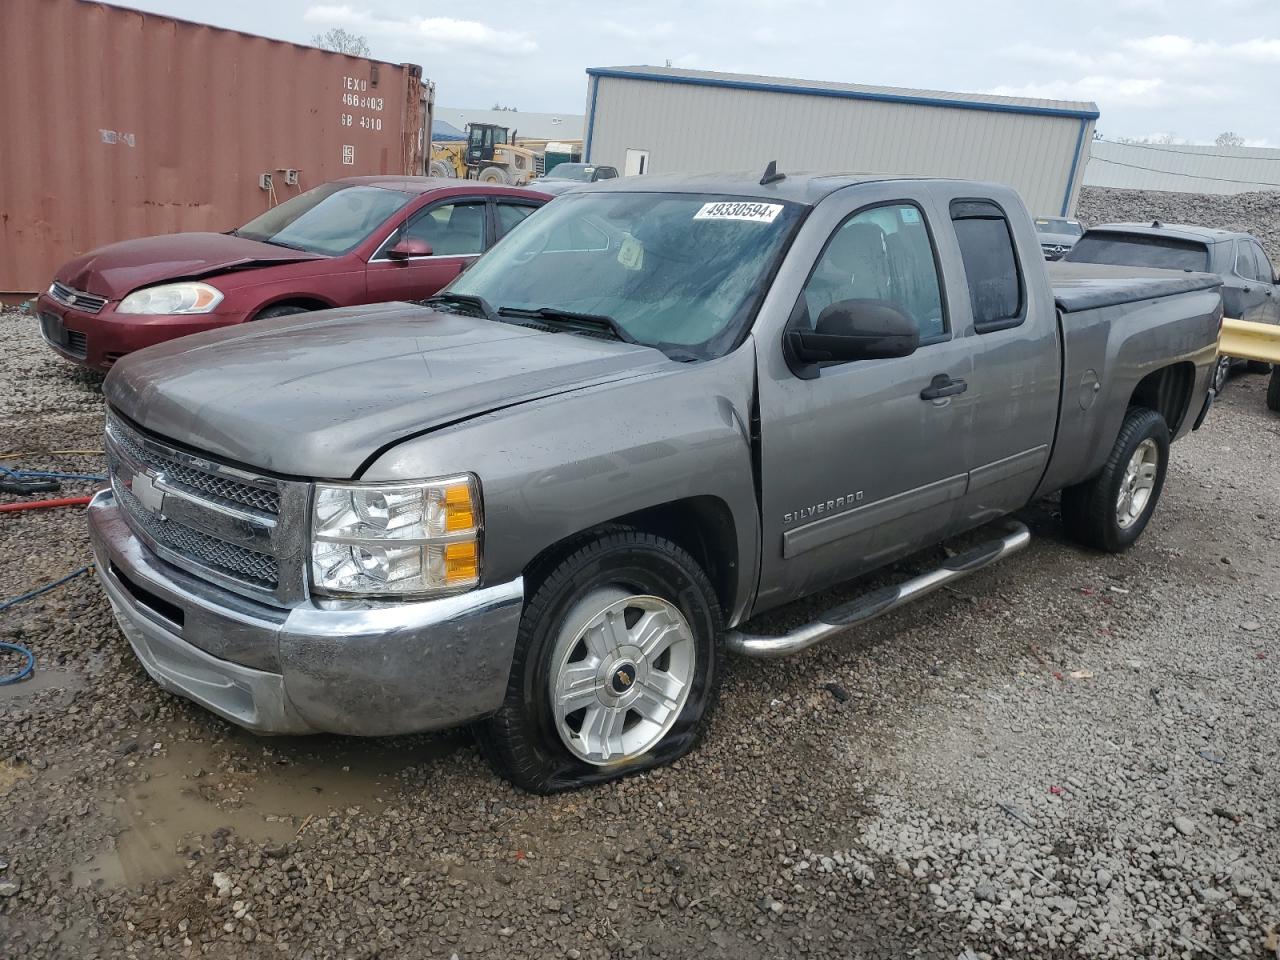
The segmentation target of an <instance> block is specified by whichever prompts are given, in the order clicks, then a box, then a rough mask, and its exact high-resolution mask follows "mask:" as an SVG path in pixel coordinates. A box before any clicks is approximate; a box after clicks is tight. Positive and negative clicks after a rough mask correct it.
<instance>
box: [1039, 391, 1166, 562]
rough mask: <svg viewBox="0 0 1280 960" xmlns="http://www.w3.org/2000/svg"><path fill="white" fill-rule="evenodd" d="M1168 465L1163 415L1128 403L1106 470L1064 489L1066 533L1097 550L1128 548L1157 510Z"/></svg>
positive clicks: (1063, 506) (1109, 551) (1063, 508)
mask: <svg viewBox="0 0 1280 960" xmlns="http://www.w3.org/2000/svg"><path fill="white" fill-rule="evenodd" d="M1168 466H1169V428H1168V426H1167V425H1166V424H1165V422H1164V417H1162V416H1160V414H1158V413H1156V412H1155V411H1154V410H1149V409H1147V408H1146V407H1130V408H1129V412H1128V413H1127V414H1126V416H1125V418H1124V424H1123V425H1122V426H1121V427H1120V434H1119V436H1117V437H1116V442H1115V446H1113V447H1112V448H1111V455H1110V456H1109V457H1107V462H1106V463H1105V464H1104V465H1103V467H1102V472H1100V473H1099V474H1098V475H1097V476H1096V477H1094V478H1093V479H1092V480H1089V481H1087V482H1085V483H1081V484H1077V485H1076V486H1074V487H1068V488H1067V489H1065V490H1063V491H1062V522H1063V526H1064V527H1065V528H1066V531H1067V533H1068V534H1069V535H1070V536H1071V537H1072V538H1073V539H1075V540H1077V541H1079V542H1080V543H1083V544H1084V545H1086V546H1089V547H1093V548H1094V549H1096V550H1105V551H1106V552H1108V553H1120V552H1121V551H1123V550H1127V549H1128V548H1129V547H1131V546H1132V545H1133V543H1134V541H1136V540H1137V539H1138V537H1140V536H1141V535H1142V531H1143V530H1145V529H1146V527H1147V523H1148V521H1150V519H1151V514H1152V513H1153V512H1154V511H1155V508H1156V503H1157V502H1158V501H1159V499H1160V491H1161V490H1163V489H1164V478H1165V473H1166V471H1167V470H1168Z"/></svg>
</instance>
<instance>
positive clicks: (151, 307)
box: [116, 283, 222, 314]
mask: <svg viewBox="0 0 1280 960" xmlns="http://www.w3.org/2000/svg"><path fill="white" fill-rule="evenodd" d="M221 302H222V291H221V290H219V289H218V288H217V287H211V286H210V285H209V284H207V283H166V284H164V285H163V286H159V287H147V288H146V289H144V290H135V291H134V292H133V293H131V294H129V295H128V296H127V297H125V298H124V299H123V300H121V301H120V306H118V307H116V313H146V314H162V313H177V314H184V313H209V312H210V311H211V310H213V308H214V307H216V306H217V305H218V304H220V303H221Z"/></svg>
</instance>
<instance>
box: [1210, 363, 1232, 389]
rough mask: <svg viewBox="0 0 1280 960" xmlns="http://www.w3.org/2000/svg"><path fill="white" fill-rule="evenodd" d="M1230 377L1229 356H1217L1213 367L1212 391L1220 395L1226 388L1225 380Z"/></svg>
mask: <svg viewBox="0 0 1280 960" xmlns="http://www.w3.org/2000/svg"><path fill="white" fill-rule="evenodd" d="M1230 379H1231V358H1230V357H1218V361H1217V363H1215V364H1214V367H1213V392H1214V394H1215V395H1216V396H1219V397H1220V396H1222V391H1223V390H1225V389H1226V388H1227V381H1228V380H1230Z"/></svg>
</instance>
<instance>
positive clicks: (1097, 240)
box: [1062, 230, 1209, 270]
mask: <svg viewBox="0 0 1280 960" xmlns="http://www.w3.org/2000/svg"><path fill="white" fill-rule="evenodd" d="M1062 259H1063V260H1068V261H1070V262H1072V263H1112V264H1116V265H1117V266H1123V267H1160V268H1161V269H1164V270H1208V269H1209V248H1208V247H1206V246H1205V245H1204V244H1203V243H1197V242H1196V241H1195V240H1183V239H1181V238H1179V237H1158V236H1146V235H1144V234H1137V233H1113V232H1111V231H1109V230H1100V231H1097V232H1094V231H1092V230H1090V231H1088V232H1086V233H1085V235H1084V236H1083V237H1081V238H1080V240H1079V241H1078V242H1077V243H1076V245H1075V246H1074V247H1072V248H1071V251H1070V252H1069V253H1068V254H1067V255H1066V256H1065V257H1063V258H1062Z"/></svg>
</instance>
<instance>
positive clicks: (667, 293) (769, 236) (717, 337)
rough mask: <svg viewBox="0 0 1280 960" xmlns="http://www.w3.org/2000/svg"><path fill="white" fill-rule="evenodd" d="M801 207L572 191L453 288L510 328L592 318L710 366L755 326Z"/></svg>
mask: <svg viewBox="0 0 1280 960" xmlns="http://www.w3.org/2000/svg"><path fill="white" fill-rule="evenodd" d="M802 210H803V207H801V206H799V205H798V204H792V203H774V202H761V201H757V200H753V199H749V198H748V199H743V198H735V197H726V196H718V195H709V194H690V193H631V192H626V193H622V192H616V193H615V192H607V193H584V194H570V195H568V196H564V197H561V198H560V199H558V200H556V201H555V202H554V203H550V204H548V205H547V206H546V207H544V208H543V209H541V210H539V211H538V212H537V213H535V214H533V215H532V216H530V217H529V218H528V219H527V220H526V221H525V222H524V223H522V224H521V225H520V228H519V229H518V230H513V231H512V232H511V233H509V234H508V235H507V236H506V237H504V238H503V239H502V240H501V241H500V242H499V243H498V244H497V246H495V247H494V248H493V250H491V251H490V253H489V254H488V255H487V256H485V257H483V258H481V259H480V261H479V262H477V263H476V265H475V266H474V267H472V268H471V269H470V270H469V271H467V272H466V273H464V274H463V275H462V276H461V277H459V278H458V279H457V280H456V281H454V283H453V284H452V285H451V286H450V287H449V292H450V293H451V294H462V295H467V296H474V297H479V298H481V299H482V301H483V302H485V303H486V304H488V305H489V306H490V307H491V308H492V309H493V310H494V311H495V313H496V314H497V315H499V316H502V317H503V318H504V319H510V320H511V321H512V322H524V323H537V322H540V321H536V320H533V319H531V318H530V316H529V315H531V314H532V315H537V316H541V317H545V318H546V320H547V321H548V322H555V320H556V317H557V316H558V317H559V318H560V319H561V320H563V318H564V315H565V314H569V313H574V314H579V315H590V316H591V317H592V318H594V319H595V321H596V322H595V324H594V326H593V327H592V329H593V330H595V331H599V330H601V329H607V330H613V331H614V332H615V333H617V334H618V335H620V337H622V338H624V339H629V340H632V341H635V342H637V343H642V344H645V345H647V346H652V347H657V348H658V349H660V350H663V351H664V352H666V353H667V355H668V356H672V357H673V358H677V359H689V360H701V359H711V358H713V357H718V356H721V355H723V354H725V353H727V352H728V351H729V350H731V349H733V347H734V346H736V345H737V343H738V341H739V340H740V339H741V337H742V335H743V334H744V332H745V331H746V330H747V329H748V328H749V326H750V325H751V323H752V321H753V320H754V317H755V313H756V310H757V309H758V308H759V305H760V301H761V300H762V299H763V298H764V294H765V292H766V290H767V288H768V285H769V280H770V278H771V277H772V274H773V271H774V270H775V268H776V267H777V264H778V261H779V260H780V258H781V256H782V253H783V251H784V250H785V249H786V246H787V242H788V240H789V239H790V237H791V234H792V233H793V232H794V230H795V227H796V224H797V223H798V222H799V220H800V214H801V211H802ZM602 318H603V320H607V321H608V323H605V322H603V320H602ZM596 335H599V333H598V332H597V333H596Z"/></svg>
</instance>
